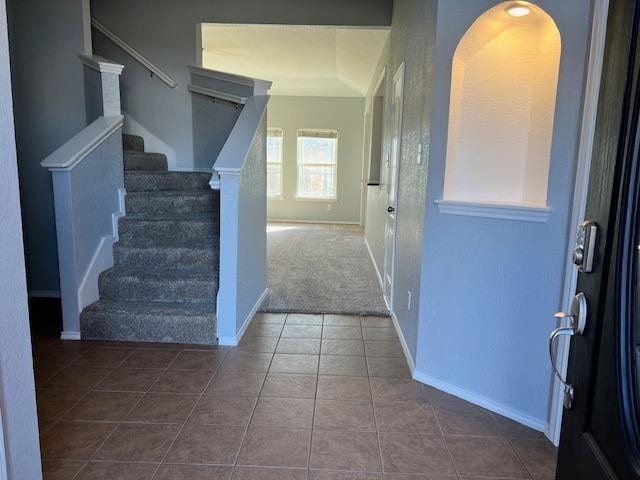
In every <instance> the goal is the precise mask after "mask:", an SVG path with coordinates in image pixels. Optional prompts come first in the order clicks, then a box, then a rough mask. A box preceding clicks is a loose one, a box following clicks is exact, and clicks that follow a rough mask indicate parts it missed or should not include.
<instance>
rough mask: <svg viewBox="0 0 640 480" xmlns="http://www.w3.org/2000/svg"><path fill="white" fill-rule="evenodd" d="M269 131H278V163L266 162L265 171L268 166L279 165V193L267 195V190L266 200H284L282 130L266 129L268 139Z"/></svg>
mask: <svg viewBox="0 0 640 480" xmlns="http://www.w3.org/2000/svg"><path fill="white" fill-rule="evenodd" d="M269 130H279V131H280V161H279V162H269V161H268V160H267V170H268V167H269V165H280V192H279V193H269V190H267V198H268V199H269V200H284V130H283V129H282V128H279V127H269V128H267V137H269Z"/></svg>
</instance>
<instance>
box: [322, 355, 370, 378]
mask: <svg viewBox="0 0 640 480" xmlns="http://www.w3.org/2000/svg"><path fill="white" fill-rule="evenodd" d="M319 373H320V374H321V375H349V376H354V377H366V376H367V362H366V360H365V357H349V356H343V355H320V370H319Z"/></svg>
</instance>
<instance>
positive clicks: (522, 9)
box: [507, 5, 531, 17]
mask: <svg viewBox="0 0 640 480" xmlns="http://www.w3.org/2000/svg"><path fill="white" fill-rule="evenodd" d="M530 13H531V9H530V8H529V7H526V6H524V5H512V6H510V7H509V8H507V15H511V16H512V17H524V16H525V15H529V14H530Z"/></svg>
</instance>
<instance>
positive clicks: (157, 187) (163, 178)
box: [124, 171, 211, 192]
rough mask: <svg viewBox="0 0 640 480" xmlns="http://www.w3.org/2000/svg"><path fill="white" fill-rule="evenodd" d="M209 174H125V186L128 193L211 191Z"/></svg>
mask: <svg viewBox="0 0 640 480" xmlns="http://www.w3.org/2000/svg"><path fill="white" fill-rule="evenodd" d="M210 179H211V174H209V173H181V172H169V173H164V174H153V173H151V172H145V173H142V172H133V171H131V172H125V174H124V186H125V188H126V189H127V192H160V191H178V190H211V187H210V186H209V180H210Z"/></svg>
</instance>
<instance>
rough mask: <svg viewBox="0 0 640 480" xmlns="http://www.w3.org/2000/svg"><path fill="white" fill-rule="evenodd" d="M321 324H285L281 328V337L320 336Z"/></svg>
mask: <svg viewBox="0 0 640 480" xmlns="http://www.w3.org/2000/svg"><path fill="white" fill-rule="evenodd" d="M320 337H322V326H320V325H291V324H289V323H287V324H285V326H284V329H283V330H282V338H320Z"/></svg>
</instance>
